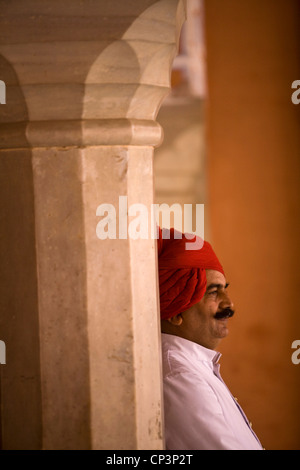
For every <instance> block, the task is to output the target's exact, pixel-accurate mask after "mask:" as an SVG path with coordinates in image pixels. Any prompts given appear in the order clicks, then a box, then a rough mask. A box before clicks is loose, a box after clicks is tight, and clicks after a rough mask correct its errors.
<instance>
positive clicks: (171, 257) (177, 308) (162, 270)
mask: <svg viewBox="0 0 300 470" xmlns="http://www.w3.org/2000/svg"><path fill="white" fill-rule="evenodd" d="M166 235H167V236H168V238H163V236H164V237H166ZM176 237H181V238H176ZM158 268H159V292H160V314H161V318H162V319H163V320H165V319H168V318H171V317H174V316H175V315H177V314H179V313H182V312H184V311H185V310H187V309H188V308H190V307H192V306H193V305H195V304H196V303H198V302H199V301H200V300H201V299H202V297H203V296H204V293H205V290H206V273H205V270H206V269H214V270H216V271H219V272H221V273H222V274H224V271H223V268H222V265H221V264H220V262H219V260H218V258H217V257H216V255H215V253H214V251H213V249H212V247H211V245H210V244H209V243H208V242H206V241H204V240H202V239H201V238H200V237H198V236H196V235H195V236H192V235H190V234H181V232H178V231H177V230H175V229H173V228H171V229H170V230H166V229H163V231H162V230H161V229H160V228H159V238H158Z"/></svg>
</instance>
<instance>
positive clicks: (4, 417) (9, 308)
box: [0, 56, 41, 449]
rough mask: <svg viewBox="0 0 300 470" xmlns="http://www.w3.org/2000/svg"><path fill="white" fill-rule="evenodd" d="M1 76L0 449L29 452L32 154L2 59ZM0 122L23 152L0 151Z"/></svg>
mask: <svg viewBox="0 0 300 470" xmlns="http://www.w3.org/2000/svg"><path fill="white" fill-rule="evenodd" d="M0 73H1V79H3V81H4V82H5V83H6V84H9V86H7V95H6V103H7V104H6V105H1V106H0V123H1V126H0V129H2V130H0V200H1V211H0V226H1V232H0V265H1V270H0V331H1V340H3V341H4V342H5V344H6V353H7V358H6V365H1V366H0V373H1V394H0V397H1V408H0V410H1V424H2V426H1V429H3V430H5V437H4V436H3V439H1V448H5V447H6V442H14V443H15V444H16V446H17V447H18V446H20V447H21V448H29V449H31V448H39V447H40V446H41V442H40V429H41V412H40V407H41V399H40V388H41V387H40V365H39V339H38V299H37V277H36V276H37V274H36V256H35V233H34V192H33V173H32V166H31V157H32V155H31V150H30V149H29V148H28V149H26V147H28V142H27V139H26V136H25V126H26V121H28V111H27V107H26V102H25V98H24V95H23V93H22V90H21V87H20V84H19V82H18V78H17V76H16V73H15V72H14V70H13V68H12V67H11V65H10V64H9V62H8V61H7V60H6V59H5V58H4V57H2V56H0ZM11 102H13V103H14V105H13V106H12V105H10V103H11ZM3 122H19V123H22V127H23V130H24V134H23V138H22V146H23V147H25V149H23V150H22V151H21V152H20V154H19V155H18V154H17V153H16V152H12V151H11V150H3V148H2V142H3V137H4V138H5V136H3V132H5V130H4V126H3ZM16 416H19V417H20V416H21V417H22V421H23V422H24V423H26V427H27V428H28V430H29V432H26V433H24V430H22V429H18V428H15V427H14V428H13V427H12V426H11V425H10V423H11V422H14V417H16ZM33 429H34V430H35V432H34V433H32V432H31V431H32V430H33Z"/></svg>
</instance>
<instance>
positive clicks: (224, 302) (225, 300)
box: [220, 291, 234, 310]
mask: <svg viewBox="0 0 300 470" xmlns="http://www.w3.org/2000/svg"><path fill="white" fill-rule="evenodd" d="M220 307H222V308H231V310H233V308H234V305H233V302H232V300H231V298H230V297H229V295H228V293H227V292H226V291H224V292H223V295H222V299H221V302H220Z"/></svg>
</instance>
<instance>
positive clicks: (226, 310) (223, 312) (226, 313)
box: [215, 307, 234, 320]
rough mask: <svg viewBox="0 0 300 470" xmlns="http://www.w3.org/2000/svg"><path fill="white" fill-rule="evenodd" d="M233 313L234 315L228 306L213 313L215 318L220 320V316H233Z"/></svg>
mask: <svg viewBox="0 0 300 470" xmlns="http://www.w3.org/2000/svg"><path fill="white" fill-rule="evenodd" d="M233 315H234V310H232V309H231V308H229V307H228V308H224V309H223V310H221V311H220V312H217V313H216V314H215V318H216V319H217V320H220V319H221V318H231V317H233Z"/></svg>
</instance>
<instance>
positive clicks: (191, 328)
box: [180, 270, 234, 349]
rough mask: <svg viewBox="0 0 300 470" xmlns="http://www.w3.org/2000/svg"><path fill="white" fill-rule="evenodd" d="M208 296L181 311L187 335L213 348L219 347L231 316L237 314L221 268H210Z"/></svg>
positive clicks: (184, 330)
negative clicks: (215, 269) (214, 269)
mask: <svg viewBox="0 0 300 470" xmlns="http://www.w3.org/2000/svg"><path fill="white" fill-rule="evenodd" d="M206 279H207V287H206V292H205V294H204V297H203V298H202V299H201V300H200V302H198V303H197V304H196V305H194V306H193V307H191V308H190V309H188V310H186V311H185V312H183V313H182V314H181V316H182V320H183V321H182V324H181V325H180V327H181V329H182V333H184V334H183V336H184V337H185V338H186V339H189V340H190V341H193V342H195V343H198V344H200V345H201V346H204V347H206V348H209V349H215V348H216V347H217V345H218V344H219V342H220V340H221V339H222V338H225V336H227V335H228V327H227V324H228V319H229V318H230V317H231V316H232V315H233V314H234V311H233V303H232V301H231V299H230V297H229V296H228V292H227V286H228V284H227V283H226V280H225V277H224V275H223V274H222V273H220V272H219V271H213V270H207V271H206Z"/></svg>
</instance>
